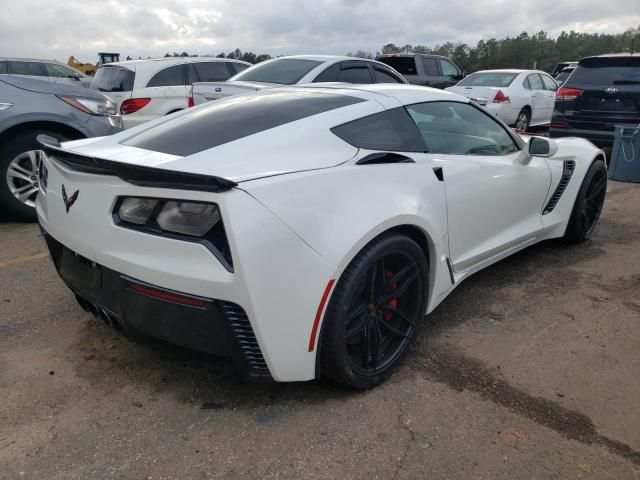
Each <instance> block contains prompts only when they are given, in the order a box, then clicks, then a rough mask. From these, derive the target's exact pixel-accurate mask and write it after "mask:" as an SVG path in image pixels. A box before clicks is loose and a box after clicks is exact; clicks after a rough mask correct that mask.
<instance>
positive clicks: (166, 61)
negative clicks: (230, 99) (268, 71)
mask: <svg viewBox="0 0 640 480" xmlns="http://www.w3.org/2000/svg"><path fill="white" fill-rule="evenodd" d="M195 62H236V63H244V64H247V65H251V64H250V63H249V62H245V61H244V60H236V59H235V58H220V57H162V58H139V59H136V60H124V61H122V62H111V63H105V66H106V65H111V66H122V67H128V66H132V67H135V66H137V65H144V64H155V65H158V64H161V65H179V64H181V63H195Z"/></svg>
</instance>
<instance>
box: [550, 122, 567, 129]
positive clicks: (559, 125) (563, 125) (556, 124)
mask: <svg viewBox="0 0 640 480" xmlns="http://www.w3.org/2000/svg"><path fill="white" fill-rule="evenodd" d="M549 126H550V127H551V128H568V127H567V124H566V123H562V122H552V123H551V125H549Z"/></svg>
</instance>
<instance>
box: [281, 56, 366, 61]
mask: <svg viewBox="0 0 640 480" xmlns="http://www.w3.org/2000/svg"><path fill="white" fill-rule="evenodd" d="M284 58H298V59H300V60H316V61H320V62H328V61H331V60H336V61H337V60H369V61H370V60H371V59H370V58H358V57H349V56H346V55H287V56H285V57H276V58H273V59H272V60H281V59H284Z"/></svg>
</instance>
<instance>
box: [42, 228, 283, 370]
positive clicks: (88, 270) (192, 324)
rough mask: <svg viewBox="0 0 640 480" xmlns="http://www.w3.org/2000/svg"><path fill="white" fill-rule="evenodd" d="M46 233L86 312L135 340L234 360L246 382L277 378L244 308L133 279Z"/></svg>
mask: <svg viewBox="0 0 640 480" xmlns="http://www.w3.org/2000/svg"><path fill="white" fill-rule="evenodd" d="M42 232H43V236H44V238H45V240H46V242H47V246H48V248H49V252H50V253H51V258H52V260H53V263H54V265H55V267H56V270H57V271H58V274H59V275H60V277H61V278H62V279H63V281H64V282H65V283H66V284H67V286H68V287H69V288H70V289H71V290H72V291H73V292H74V294H75V295H76V298H77V300H78V303H80V306H81V307H82V308H83V309H84V310H86V311H88V312H90V313H93V314H94V315H95V316H96V317H98V318H101V319H102V320H104V321H106V322H107V323H109V324H110V325H112V326H113V327H115V328H116V329H118V330H122V331H124V332H125V333H127V334H130V335H132V336H140V335H143V336H149V337H153V338H157V339H160V340H164V341H166V342H170V343H174V344H177V345H181V346H184V347H187V348H192V349H194V350H199V351H203V352H206V353H211V354H214V355H222V356H226V357H230V358H231V359H233V361H234V363H235V365H236V367H237V368H238V370H239V372H240V373H241V375H242V377H243V378H245V379H248V380H267V379H270V378H271V376H270V373H269V369H268V367H267V364H266V362H265V360H264V357H263V356H262V352H261V351H260V347H259V346H258V342H257V340H256V337H255V334H254V332H253V329H252V327H251V323H250V322H249V319H248V317H247V314H246V312H245V311H244V309H243V308H242V307H241V306H239V305H237V304H235V303H233V302H227V301H223V300H217V299H211V298H205V297H199V296H194V295H189V294H184V293H181V292H175V291H173V290H168V289H165V288H161V287H157V286H155V285H150V284H148V283H146V282H142V281H139V280H136V279H133V278H130V277H128V276H126V275H123V274H121V273H119V272H116V271H114V270H111V269H109V268H107V267H104V266H102V265H99V264H96V263H95V262H92V261H90V260H88V259H86V258H84V257H82V256H80V255H78V254H76V253H75V252H73V251H71V250H70V249H68V248H67V247H65V246H64V245H62V244H61V243H60V242H58V241H57V240H56V239H55V238H53V237H52V236H51V235H49V234H48V233H47V232H46V231H45V230H42Z"/></svg>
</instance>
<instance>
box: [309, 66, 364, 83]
mask: <svg viewBox="0 0 640 480" xmlns="http://www.w3.org/2000/svg"><path fill="white" fill-rule="evenodd" d="M313 82H314V83H316V82H345V83H373V79H372V78H371V72H370V71H369V65H367V64H366V63H363V62H341V63H338V64H336V65H332V66H331V67H329V68H327V69H326V70H325V71H324V72H322V73H321V74H320V75H318V76H317V77H316V79H315V80H314V81H313Z"/></svg>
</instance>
